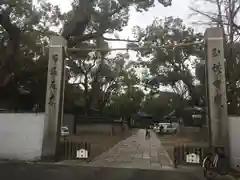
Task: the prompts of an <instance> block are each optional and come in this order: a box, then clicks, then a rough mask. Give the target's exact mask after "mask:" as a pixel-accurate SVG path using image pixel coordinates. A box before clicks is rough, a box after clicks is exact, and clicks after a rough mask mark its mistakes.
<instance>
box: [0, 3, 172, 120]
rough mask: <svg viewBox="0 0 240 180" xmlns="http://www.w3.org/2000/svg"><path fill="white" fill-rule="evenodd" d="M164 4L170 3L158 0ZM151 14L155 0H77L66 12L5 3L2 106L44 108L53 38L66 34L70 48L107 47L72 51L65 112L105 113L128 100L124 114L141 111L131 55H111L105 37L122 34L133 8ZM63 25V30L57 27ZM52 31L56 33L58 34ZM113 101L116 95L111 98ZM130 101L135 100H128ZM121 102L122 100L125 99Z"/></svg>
mask: <svg viewBox="0 0 240 180" xmlns="http://www.w3.org/2000/svg"><path fill="white" fill-rule="evenodd" d="M159 2H160V3H161V4H163V5H164V6H169V5H171V0H161V1H160V0H159ZM132 5H133V6H134V7H135V8H136V9H137V10H138V11H143V10H148V9H149V8H151V7H152V6H153V5H154V1H153V0H148V1H143V0H118V1H115V0H111V1H106V0H101V1H97V0H91V1H89V0H88V1H86V0H76V1H74V2H73V4H72V10H70V11H69V12H67V13H62V12H61V11H60V9H59V7H58V6H54V5H52V4H51V3H48V2H46V1H39V4H38V6H37V7H35V6H34V5H33V4H32V2H31V1H29V0H10V1H5V0H3V1H1V2H0V40H1V41H0V102H1V103H0V107H3V108H7V109H22V110H28V111H31V109H32V107H33V105H34V104H39V105H40V109H41V111H44V106H45V90H46V80H47V77H46V76H47V66H48V56H47V54H48V50H46V49H44V51H45V53H42V50H43V49H42V47H41V44H42V45H47V44H48V43H49V39H48V38H49V36H50V35H59V34H60V33H61V35H63V36H64V37H65V38H66V39H67V40H68V45H69V47H81V48H89V47H90V48H92V47H97V48H106V51H104V52H101V53H100V54H99V53H95V52H94V53H93V52H91V51H86V52H78V53H70V54H68V55H69V56H68V57H67V81H69V79H70V78H71V82H72V81H73V80H75V82H74V83H73V84H69V83H66V91H65V110H66V111H68V112H70V111H78V112H79V113H85V114H88V112H89V110H90V109H91V108H93V109H95V110H96V109H98V110H99V111H103V109H104V107H105V106H106V105H109V104H111V105H112V103H113V104H121V107H122V108H126V106H124V105H123V104H124V101H126V103H128V104H129V106H131V107H132V109H131V110H130V109H128V110H129V111H128V113H125V112H127V111H125V110H121V115H123V116H125V115H129V114H130V113H134V112H136V111H137V110H138V109H139V108H140V104H141V102H142V99H143V96H144V95H143V93H142V91H141V90H140V89H137V87H136V85H138V84H139V82H140V80H139V79H138V77H137V76H136V73H135V71H134V70H133V67H132V65H129V64H131V63H129V64H126V63H125V61H126V60H127V56H126V55H125V54H118V55H117V56H116V57H114V58H112V57H111V56H109V51H108V50H107V49H108V39H107V38H105V36H104V34H106V33H113V32H115V31H121V30H122V28H123V27H124V26H126V25H127V23H128V19H129V7H130V6H132ZM60 26H63V29H62V30H61V32H58V30H57V29H58V28H59V27H60ZM52 29H55V31H53V30H52ZM112 97H114V98H113V99H114V100H112ZM129 97H131V98H132V100H133V101H130V102H129V99H128V98H129ZM121 98H122V100H120V99H121ZM124 113H125V114H124Z"/></svg>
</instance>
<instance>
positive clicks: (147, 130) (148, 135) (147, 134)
mask: <svg viewBox="0 0 240 180" xmlns="http://www.w3.org/2000/svg"><path fill="white" fill-rule="evenodd" d="M149 138H150V132H149V129H148V127H147V128H146V133H145V139H149Z"/></svg>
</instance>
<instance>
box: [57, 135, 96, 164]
mask: <svg viewBox="0 0 240 180" xmlns="http://www.w3.org/2000/svg"><path fill="white" fill-rule="evenodd" d="M84 152H85V153H86V154H85V155H83V153H84ZM90 157H91V144H89V143H87V142H74V141H71V140H68V139H64V140H61V141H60V145H59V150H58V160H78V159H79V160H80V159H81V160H88V159H90Z"/></svg>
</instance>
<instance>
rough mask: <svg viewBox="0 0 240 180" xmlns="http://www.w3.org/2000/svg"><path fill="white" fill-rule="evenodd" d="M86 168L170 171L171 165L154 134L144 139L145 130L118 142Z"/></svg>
mask: <svg viewBox="0 0 240 180" xmlns="http://www.w3.org/2000/svg"><path fill="white" fill-rule="evenodd" d="M87 166H95V167H96V166H97V167H119V168H139V169H163V168H167V169H171V168H172V167H173V163H172V161H171V159H170V158H169V156H168V154H167V152H166V151H165V150H164V148H163V146H162V144H161V142H160V140H159V139H158V137H157V136H156V134H155V133H153V132H151V137H150V139H149V140H146V139H145V130H143V129H142V130H139V131H138V132H137V133H135V134H134V135H132V136H131V137H129V138H127V139H125V140H123V141H121V142H119V143H118V144H116V145H115V146H113V147H112V148H111V149H110V150H109V151H107V152H105V153H103V154H102V155H100V156H99V157H97V158H96V159H95V160H94V161H93V162H90V163H88V164H87Z"/></svg>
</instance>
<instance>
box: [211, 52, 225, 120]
mask: <svg viewBox="0 0 240 180" xmlns="http://www.w3.org/2000/svg"><path fill="white" fill-rule="evenodd" d="M220 55H221V51H220V50H218V49H217V48H213V49H212V58H213V61H215V62H214V64H213V66H212V71H213V72H214V74H215V80H214V81H213V82H212V84H213V85H214V87H215V92H216V93H215V96H214V102H215V103H216V104H217V106H218V116H219V118H220V116H221V107H222V105H221V104H222V102H221V100H222V94H221V83H222V81H221V75H222V71H223V67H222V65H221V63H220V62H219V61H217V60H218V58H219V56H220ZM215 58H216V59H215Z"/></svg>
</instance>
